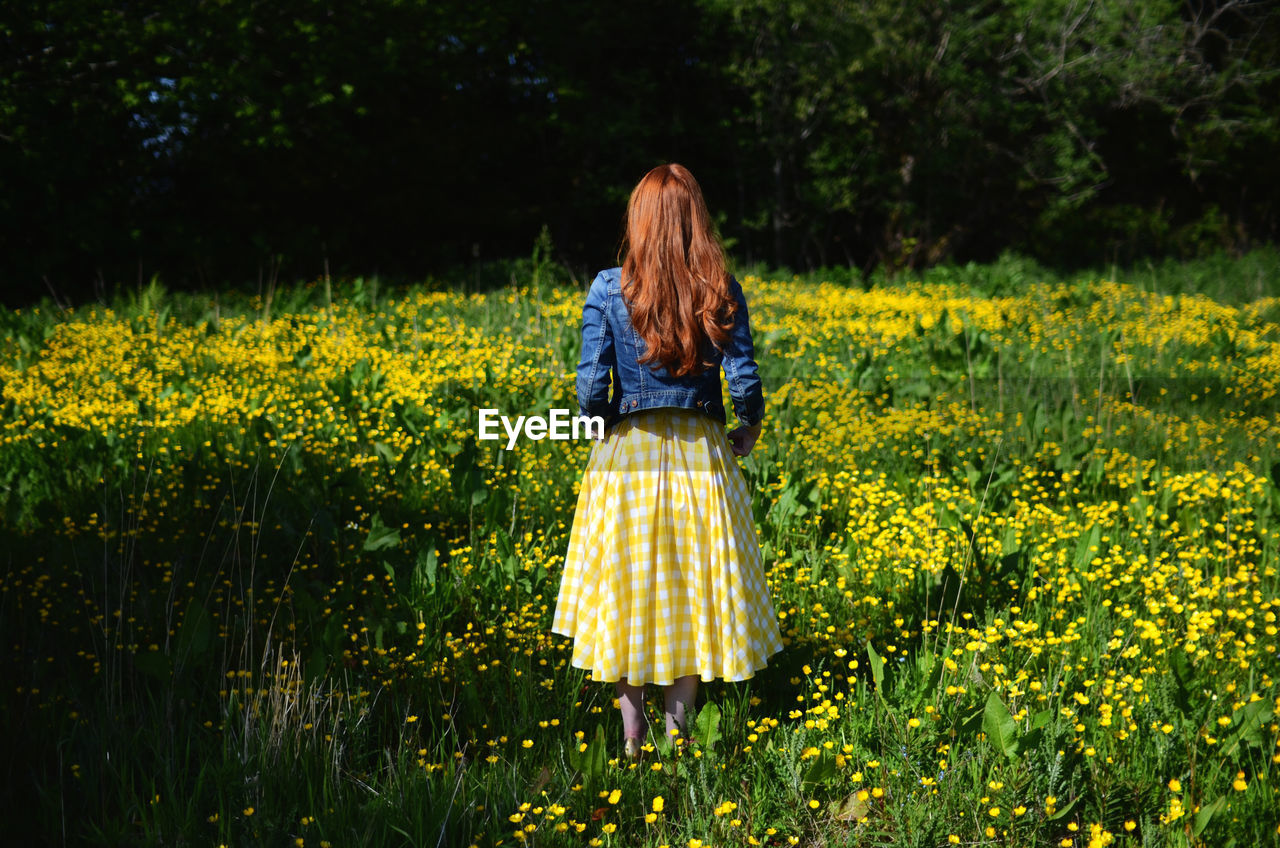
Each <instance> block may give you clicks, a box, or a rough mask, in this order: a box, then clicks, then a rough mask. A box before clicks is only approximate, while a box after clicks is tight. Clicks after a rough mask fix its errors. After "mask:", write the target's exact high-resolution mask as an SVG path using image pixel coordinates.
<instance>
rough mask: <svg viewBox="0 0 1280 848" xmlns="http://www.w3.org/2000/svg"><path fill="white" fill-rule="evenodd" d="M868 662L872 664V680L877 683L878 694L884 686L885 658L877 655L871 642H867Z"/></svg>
mask: <svg viewBox="0 0 1280 848" xmlns="http://www.w3.org/2000/svg"><path fill="white" fill-rule="evenodd" d="M867 660H868V661H869V662H870V663H871V679H872V680H874V681H875V684H876V692H879V691H880V688H881V686H883V685H884V658H883V657H881V656H880V655H879V654H877V653H876V649H875V648H874V647H873V646H872V644H871V642H870V641H868V642H867Z"/></svg>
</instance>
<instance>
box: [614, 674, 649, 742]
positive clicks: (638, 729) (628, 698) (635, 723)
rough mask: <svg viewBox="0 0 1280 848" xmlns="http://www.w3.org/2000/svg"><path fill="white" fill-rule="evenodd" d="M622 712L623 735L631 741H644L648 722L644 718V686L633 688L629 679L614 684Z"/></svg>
mask: <svg viewBox="0 0 1280 848" xmlns="http://www.w3.org/2000/svg"><path fill="white" fill-rule="evenodd" d="M613 688H614V691H616V692H617V693H618V706H619V708H621V710H622V733H623V735H624V736H626V737H628V738H630V739H644V737H645V732H646V731H647V730H648V727H647V725H648V722H646V721H645V717H644V686H632V685H631V684H630V683H628V682H627V678H625V677H624V678H622V679H621V680H619V681H618V682H617V683H615V684H614V687H613Z"/></svg>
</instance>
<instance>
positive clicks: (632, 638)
mask: <svg viewBox="0 0 1280 848" xmlns="http://www.w3.org/2000/svg"><path fill="white" fill-rule="evenodd" d="M551 629H552V630H553V631H554V632H556V633H559V634H562V635H564V636H569V637H572V638H573V654H572V659H571V662H572V664H573V665H574V666H575V667H577V668H582V669H587V670H589V671H590V672H591V677H592V679H593V680H599V681H605V682H612V681H616V680H618V679H619V678H621V677H625V678H627V681H628V682H629V683H632V684H635V685H639V684H641V683H657V684H663V685H665V684H668V683H671V682H673V681H674V680H675V679H676V678H678V677H683V676H685V675H688V674H697V675H698V676H699V677H701V678H702V679H703V680H707V681H710V680H715V679H716V678H720V679H723V680H726V681H734V680H745V679H747V678H749V677H751V676H752V675H754V674H755V672H756V671H757V670H758V669H761V668H763V667H764V666H765V665H766V664H767V662H768V659H769V657H770V656H772V655H773V654H775V653H777V652H778V651H780V650H781V649H782V637H781V634H780V632H779V630H778V621H777V616H776V615H775V613H774V610H773V605H772V603H771V602H770V599H769V587H768V584H767V583H766V581H765V577H764V567H763V564H762V562H761V557H760V545H759V542H758V541H757V540H756V532H755V525H754V522H753V520H752V517H751V497H750V495H749V493H748V492H747V486H746V481H745V480H744V479H743V477H742V472H741V471H740V470H739V469H738V467H737V464H736V462H735V461H734V457H733V452H732V450H731V449H730V447H729V440H728V438H727V436H726V434H725V431H724V428H723V427H722V426H721V425H719V424H718V423H716V422H714V421H712V420H711V419H709V418H707V417H706V416H703V415H701V414H698V413H695V412H689V411H685V410H679V409H655V410H649V411H645V412H639V413H634V414H632V415H629V416H627V417H626V418H624V419H623V421H622V422H620V423H619V424H618V425H617V426H616V427H614V428H613V429H612V430H611V431H610V433H609V435H608V436H607V437H606V438H605V439H604V441H602V442H598V443H596V445H595V446H594V448H593V449H592V452H591V458H590V459H589V460H588V461H587V467H586V470H585V471H584V472H583V477H582V487H581V489H580V490H579V494H578V505H577V511H576V512H575V514H574V519H573V530H572V532H571V533H570V537H569V550H568V553H567V555H566V557H565V564H564V576H563V578H562V580H561V583H560V593H559V597H558V598H557V601H556V611H555V617H554V620H553V623H552V627H551Z"/></svg>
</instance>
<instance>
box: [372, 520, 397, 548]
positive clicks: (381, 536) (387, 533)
mask: <svg viewBox="0 0 1280 848" xmlns="http://www.w3.org/2000/svg"><path fill="white" fill-rule="evenodd" d="M399 544H400V531H399V530H397V529H395V528H393V527H388V526H387V525H386V524H384V523H382V515H381V514H380V513H374V515H373V526H372V527H371V528H370V529H369V535H368V536H367V537H366V538H365V540H364V549H365V550H366V551H381V550H386V549H387V548H394V547H396V546H397V545H399Z"/></svg>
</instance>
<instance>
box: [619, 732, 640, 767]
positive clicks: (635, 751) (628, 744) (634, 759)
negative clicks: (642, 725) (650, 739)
mask: <svg viewBox="0 0 1280 848" xmlns="http://www.w3.org/2000/svg"><path fill="white" fill-rule="evenodd" d="M622 754H623V757H625V758H626V760H627V762H631V763H638V762H640V760H641V759H642V758H643V757H644V737H643V736H628V737H626V740H625V744H624V745H623V749H622Z"/></svg>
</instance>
